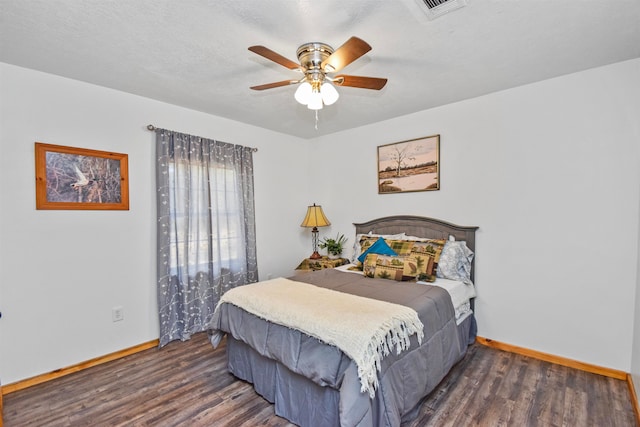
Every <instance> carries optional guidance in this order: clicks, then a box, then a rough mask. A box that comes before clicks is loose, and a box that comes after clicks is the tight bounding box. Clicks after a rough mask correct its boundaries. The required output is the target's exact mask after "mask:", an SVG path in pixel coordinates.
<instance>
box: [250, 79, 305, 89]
mask: <svg viewBox="0 0 640 427" xmlns="http://www.w3.org/2000/svg"><path fill="white" fill-rule="evenodd" d="M296 83H299V82H298V80H282V81H281V82H274V83H267V84H264V85H258V86H251V87H250V88H249V89H253V90H265V89H273V88H274V87H281V86H289V85H294V84H296Z"/></svg>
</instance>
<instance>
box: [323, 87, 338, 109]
mask: <svg viewBox="0 0 640 427" xmlns="http://www.w3.org/2000/svg"><path fill="white" fill-rule="evenodd" d="M320 93H321V94H322V102H324V105H331V104H333V103H335V102H336V101H337V100H338V98H340V94H339V93H338V91H337V90H336V88H335V87H334V86H333V85H332V84H331V83H329V82H324V83H322V86H320Z"/></svg>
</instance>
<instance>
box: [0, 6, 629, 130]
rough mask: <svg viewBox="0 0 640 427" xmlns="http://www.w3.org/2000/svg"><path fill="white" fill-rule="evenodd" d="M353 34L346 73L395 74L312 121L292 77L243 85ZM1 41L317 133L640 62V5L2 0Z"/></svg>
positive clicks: (345, 92) (30, 61)
mask: <svg viewBox="0 0 640 427" xmlns="http://www.w3.org/2000/svg"><path fill="white" fill-rule="evenodd" d="M351 36H357V37H360V38H362V39H364V40H365V41H367V42H368V43H369V44H370V45H371V46H372V48H373V49H372V50H371V51H370V52H369V53H367V54H366V55H365V56H363V57H362V58H360V59H358V60H357V61H355V62H353V63H352V64H350V65H349V66H347V67H346V68H345V69H344V70H343V71H342V73H343V74H354V75H362V76H372V77H386V78H388V79H389V82H388V83H387V86H386V87H385V88H384V89H382V90H381V91H372V90H366V89H356V88H349V87H339V88H338V91H339V92H340V99H339V100H338V102H337V103H336V104H334V105H331V106H328V107H325V108H324V109H322V110H320V111H319V113H318V123H317V125H318V129H317V130H316V129H315V115H314V112H313V111H311V110H308V109H306V107H304V106H302V105H300V104H298V103H297V102H295V100H294V99H293V93H294V91H295V86H286V87H280V88H275V89H270V90H266V91H261V92H257V91H252V90H250V89H249V86H254V85H258V84H264V83H270V82H274V81H280V80H286V79H290V78H291V79H296V78H298V77H299V74H297V73H295V72H293V71H290V70H287V69H286V68H284V67H282V66H280V65H278V64H275V63H273V62H271V61H268V60H267V59H264V58H262V57H261V56H258V55H256V54H254V53H252V52H250V51H248V50H247V48H248V47H249V46H252V45H264V46H266V47H268V48H270V49H272V50H274V51H276V52H277V53H279V54H281V55H283V56H285V57H287V58H289V59H291V60H293V61H296V62H297V58H296V49H297V48H298V46H299V45H301V44H303V43H306V42H312V41H319V42H324V43H327V44H329V45H331V46H333V47H334V48H338V47H339V46H340V45H341V44H342V43H344V42H345V41H346V40H347V39H348V38H349V37H351ZM0 43H1V45H0V61H2V62H6V63H10V64H15V65H18V66H22V67H27V68H32V69H35V70H41V71H45V72H48V73H53V74H57V75H61V76H65V77H70V78H73V79H77V80H81V81H85V82H89V83H93V84H97V85H101V86H106V87H109V88H114V89H118V90H121V91H125V92H130V93H133V94H137V95H142V96H145V97H148V98H153V99H157V100H160V101H164V102H168V103H171V104H175V105H180V106H184V107H187V108H191V109H194V110H199V111H203V112H207V113H210V114H214V115H216V116H221V117H226V118H229V119H233V120H237V121H240V122H245V123H249V124H252V125H255V126H259V127H263V128H267V129H272V130H274V131H278V132H282V133H285V134H291V135H295V136H299V137H303V138H313V137H315V136H319V135H324V134H329V133H332V132H336V131H340V130H344V129H348V128H353V127H358V126H362V125H365V124H368V123H372V122H378V121H381V120H386V119H389V118H393V117H397V116H401V115H405V114H409V113H412V112H416V111H421V110H425V109H428V108H432V107H436V106H439V105H444V104H448V103H451V102H456V101H460V100H463V99H468V98H472V97H476V96H479V95H483V94H486V93H490V92H495V91H498V90H503V89H508V88H512V87H515V86H519V85H523V84H527V83H531V82H535V81H539V80H544V79H547V78H551V77H555V76H560V75H563V74H568V73H572V72H576V71H581V70H585V69H588V68H593V67H597V66H601V65H606V64H610V63H614V62H618V61H623V60H627V59H632V58H638V57H640V0H606V1H605V0H598V1H591V0H510V1H507V0H468V4H467V6H465V7H463V8H461V9H458V10H456V11H453V12H450V13H448V14H445V15H443V16H441V17H439V18H436V19H433V20H430V19H429V18H428V17H427V15H426V13H425V6H424V4H423V3H422V0H396V1H393V0H377V1H376V0H340V1H334V0H322V1H320V0H268V1H267V0H243V1H240V0H218V1H206V0H184V1H169V0H136V1H133V0H109V1H105V0H0ZM639 78H640V77H639ZM159 125H161V124H159Z"/></svg>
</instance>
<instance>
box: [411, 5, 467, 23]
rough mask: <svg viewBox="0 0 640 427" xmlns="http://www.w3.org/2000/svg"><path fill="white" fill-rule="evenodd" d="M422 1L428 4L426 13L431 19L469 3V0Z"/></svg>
mask: <svg viewBox="0 0 640 427" xmlns="http://www.w3.org/2000/svg"><path fill="white" fill-rule="evenodd" d="M422 2H423V3H424V4H425V5H426V6H427V10H426V11H425V13H426V14H427V16H428V17H429V19H435V18H437V17H439V16H442V15H444V14H445V13H449V12H451V11H453V10H456V9H460V8H461V7H463V6H466V5H467V0H422Z"/></svg>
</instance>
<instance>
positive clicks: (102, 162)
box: [35, 142, 129, 210]
mask: <svg viewBox="0 0 640 427" xmlns="http://www.w3.org/2000/svg"><path fill="white" fill-rule="evenodd" d="M35 158H36V209H71V210H73V209H84V210H89V209H91V210H128V209H129V169H128V156H127V155H126V154H120V153H110V152H106V151H97V150H89V149H84V148H74V147H64V146H61V145H51V144H43V143H40V142H36V145H35Z"/></svg>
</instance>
